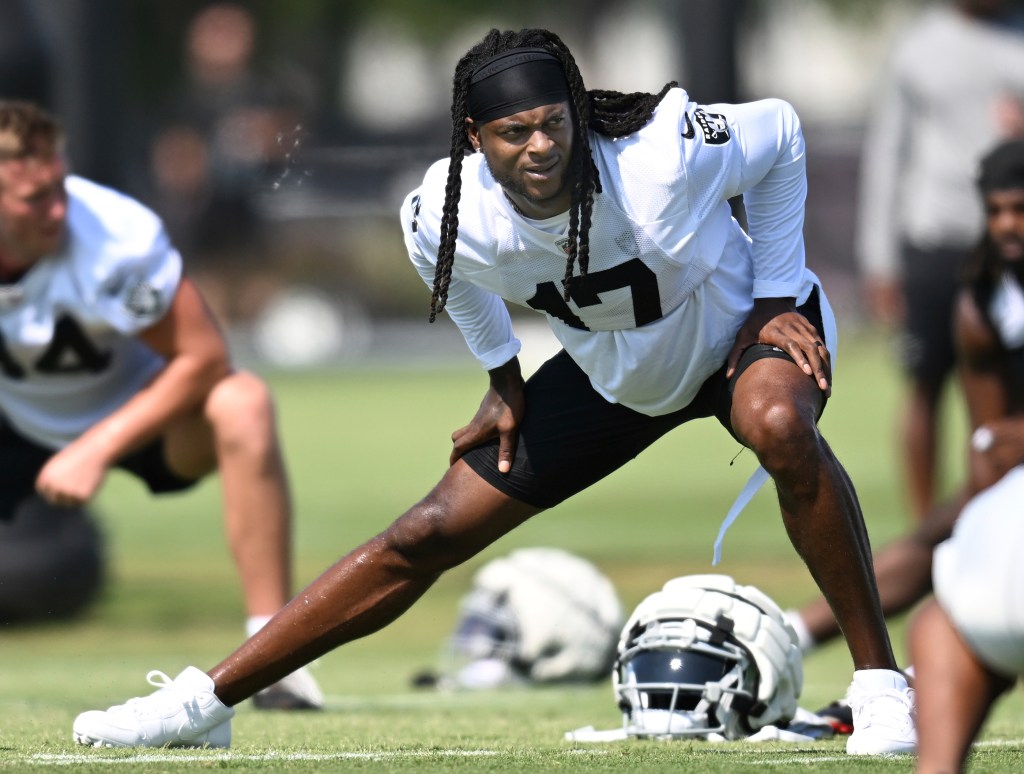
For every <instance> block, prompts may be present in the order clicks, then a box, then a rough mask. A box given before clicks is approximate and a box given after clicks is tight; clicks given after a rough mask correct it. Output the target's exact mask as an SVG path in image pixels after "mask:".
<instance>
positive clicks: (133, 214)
mask: <svg viewBox="0 0 1024 774" xmlns="http://www.w3.org/2000/svg"><path fill="white" fill-rule="evenodd" d="M66 188H67V193H68V214H67V226H68V229H67V230H68V239H67V241H66V244H65V246H64V248H63V249H62V250H61V251H60V252H59V253H56V254H54V255H50V256H46V257H44V258H43V259H41V260H40V261H39V262H38V263H36V264H35V265H34V266H33V267H32V268H31V269H29V271H28V272H27V273H26V274H25V276H24V277H22V278H21V279H20V280H19V281H18V282H17V283H15V284H11V285H4V286H0V411H2V413H3V416H4V418H5V419H6V420H7V421H8V422H9V423H10V424H11V425H12V426H13V427H14V428H15V429H16V430H17V431H18V432H20V433H21V434H22V435H24V436H25V437H27V438H29V439H31V440H33V441H35V442H37V443H40V444H42V445H44V446H48V447H51V448H54V449H56V448H61V447H63V446H65V445H67V444H68V443H70V442H71V441H72V440H74V439H75V438H77V437H78V436H79V435H81V434H82V433H83V432H85V431H86V430H87V429H88V428H89V427H91V426H92V425H94V424H95V423H96V422H98V421H99V420H101V419H103V418H104V417H105V416H107V415H108V414H110V413H112V412H113V411H115V410H116V409H117V408H119V407H120V406H121V405H123V404H124V403H125V402H126V401H127V400H128V399H129V398H130V397H131V396H132V395H134V394H135V393H136V392H138V391H139V389H141V388H142V387H143V386H144V385H145V384H146V383H147V382H149V381H150V380H151V379H152V378H153V376H154V374H156V372H157V371H159V370H160V369H161V368H162V367H163V365H164V360H163V358H161V357H159V356H158V355H156V354H155V353H154V352H153V351H152V350H150V349H149V348H148V347H146V346H145V345H144V344H142V343H141V342H140V341H139V340H138V339H137V338H136V335H137V334H138V333H139V332H140V331H143V330H145V329H146V328H149V327H150V326H152V325H153V324H154V323H156V322H157V321H159V320H160V318H161V317H163V315H164V314H165V313H166V312H167V310H168V308H169V307H170V304H171V301H172V299H173V298H174V295H175V293H176V292H177V288H178V283H179V282H180V279H181V271H182V266H181V256H180V255H179V254H178V252H177V251H176V250H175V249H174V247H172V245H171V243H170V240H169V238H168V236H167V233H166V231H165V230H164V228H163V224H162V223H161V221H160V219H159V218H158V217H157V216H156V215H155V214H154V213H153V212H151V211H150V210H149V209H147V208H146V207H144V206H143V205H141V204H140V203H138V202H136V201H135V200H133V199H130V198H129V197H127V196H124V195H122V194H120V193H118V192H116V191H113V190H111V189H109V188H104V187H102V186H99V185H97V184H95V183H92V182H90V181H88V180H85V179H83V178H80V177H74V176H70V177H68V179H67V180H66Z"/></svg>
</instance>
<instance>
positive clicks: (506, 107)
mask: <svg viewBox="0 0 1024 774" xmlns="http://www.w3.org/2000/svg"><path fill="white" fill-rule="evenodd" d="M568 99H569V84H568V82H567V81H566V79H565V71H564V70H562V63H561V62H559V61H558V58H557V57H556V56H555V55H554V54H552V53H551V52H550V51H548V50H546V49H543V48H514V49H512V50H511V51H505V52H503V53H501V54H496V55H495V56H492V57H491V58H490V59H488V60H487V61H486V62H484V63H483V64H481V65H480V66H479V67H477V68H476V69H475V70H474V71H473V73H472V74H471V75H470V76H469V93H468V94H467V96H466V108H467V112H468V114H469V117H470V118H472V119H473V120H474V121H475V122H477V123H480V124H485V123H487V122H488V121H493V120H494V119H496V118H504V117H505V116H510V115H512V114H514V113H518V112H520V111H521V110H529V109H530V108H535V107H540V106H541V105H553V104H555V103H556V102H565V101H566V100H568Z"/></svg>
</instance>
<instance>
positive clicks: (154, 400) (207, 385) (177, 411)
mask: <svg viewBox="0 0 1024 774" xmlns="http://www.w3.org/2000/svg"><path fill="white" fill-rule="evenodd" d="M229 371H230V368H229V365H228V363H227V361H226V360H225V359H223V358H218V357H215V356H206V357H203V356H189V355H181V356H178V357H176V358H174V359H172V360H171V361H170V362H169V363H168V364H167V366H166V367H165V368H164V370H162V371H161V372H160V373H159V374H157V376H156V377H155V378H154V379H153V381H151V382H150V383H149V384H148V385H147V386H146V387H145V388H143V389H142V390H140V391H139V392H138V393H136V394H135V395H134V396H133V397H132V398H131V399H130V400H129V401H128V402H127V403H125V404H124V405H123V406H121V408H119V409H118V410H117V411H115V412H113V413H112V414H110V415H109V416H107V417H106V418H105V419H103V420H101V421H100V422H98V423H97V424H95V425H94V426H93V427H92V428H90V429H89V430H88V431H87V432H86V433H84V434H83V435H82V437H81V438H80V442H82V443H87V444H89V445H91V446H92V447H93V450H94V453H95V454H97V455H98V456H99V457H100V458H101V459H102V460H103V461H104V462H105V463H106V464H108V465H112V464H114V463H115V462H116V461H117V460H119V459H120V458H122V457H123V456H124V455H125V454H127V453H128V452H131V451H133V450H135V449H138V448H139V447H141V446H143V445H145V444H146V443H148V442H150V441H152V440H153V439H154V438H156V437H158V436H159V435H161V434H162V433H163V431H164V430H165V429H166V428H167V427H168V426H169V425H170V424H171V423H172V422H173V421H175V420H176V419H178V418H180V417H182V416H184V415H187V414H189V413H191V412H196V411H200V410H201V407H202V405H203V403H204V402H205V401H206V398H207V397H208V396H209V394H210V392H211V390H212V389H213V388H214V386H215V385H216V384H217V382H218V381H219V380H221V379H223V378H224V377H225V376H226V375H227V374H228V373H229Z"/></svg>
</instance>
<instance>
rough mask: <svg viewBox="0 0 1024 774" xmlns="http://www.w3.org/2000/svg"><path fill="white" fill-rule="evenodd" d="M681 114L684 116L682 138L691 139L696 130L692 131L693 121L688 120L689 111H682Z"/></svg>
mask: <svg viewBox="0 0 1024 774" xmlns="http://www.w3.org/2000/svg"><path fill="white" fill-rule="evenodd" d="M683 116H684V117H685V118H686V131H685V132H683V139H684V140H692V139H693V137H694V135H695V134H696V132H694V131H693V122H692V121H691V120H690V114H689V113H683Z"/></svg>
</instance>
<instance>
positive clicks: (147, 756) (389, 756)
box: [25, 750, 501, 766]
mask: <svg viewBox="0 0 1024 774" xmlns="http://www.w3.org/2000/svg"><path fill="white" fill-rule="evenodd" d="M496 755H501V753H499V752H497V751H495V750H407V751H391V752H365V753H360V752H338V753H303V752H295V753H277V752H267V753H249V754H247V753H231V752H216V753H215V752H211V753H209V754H206V755H203V754H200V753H186V754H183V755H179V754H175V753H174V751H171V750H168V751H167V754H164V755H161V754H159V753H143V754H140V755H130V756H127V757H124V758H121V757H118V758H107V757H105V756H104V755H103V751H101V750H97V752H96V753H95V754H88V753H76V754H72V753H36V754H35V755H31V756H29V757H28V758H26V759H25V760H26V762H27V763H31V764H33V765H36V766H74V765H78V764H81V763H109V764H112V765H117V764H125V763H178V762H181V763H194V762H196V761H254V762H258V761H335V760H370V761H376V760H381V761H386V760H396V759H399V758H433V757H445V758H480V757H492V756H496Z"/></svg>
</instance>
